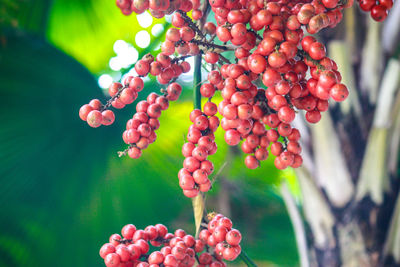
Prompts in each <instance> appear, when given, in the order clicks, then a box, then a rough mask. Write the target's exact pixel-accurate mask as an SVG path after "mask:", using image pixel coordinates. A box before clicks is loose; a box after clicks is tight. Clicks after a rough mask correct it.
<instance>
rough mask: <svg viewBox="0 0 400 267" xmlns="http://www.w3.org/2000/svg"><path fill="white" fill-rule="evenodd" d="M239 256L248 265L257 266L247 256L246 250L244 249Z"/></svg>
mask: <svg viewBox="0 0 400 267" xmlns="http://www.w3.org/2000/svg"><path fill="white" fill-rule="evenodd" d="M239 258H240V259H241V260H242V261H243V262H244V263H245V264H246V265H247V266H251V267H257V265H256V264H255V263H254V262H253V261H252V260H251V259H250V258H249V256H247V254H246V252H244V251H243V250H242V253H240V255H239Z"/></svg>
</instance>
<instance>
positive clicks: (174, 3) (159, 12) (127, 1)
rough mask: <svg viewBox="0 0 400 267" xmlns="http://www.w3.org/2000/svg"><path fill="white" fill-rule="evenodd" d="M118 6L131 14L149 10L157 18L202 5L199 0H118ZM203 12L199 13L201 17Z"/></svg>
mask: <svg viewBox="0 0 400 267" xmlns="http://www.w3.org/2000/svg"><path fill="white" fill-rule="evenodd" d="M116 3H117V6H118V7H119V8H120V9H121V12H122V13H123V14H124V15H130V14H131V13H132V12H135V13H136V14H141V13H143V12H145V11H146V10H149V12H150V14H151V15H152V16H153V17H155V18H163V17H164V16H165V15H170V14H172V13H173V12H175V11H176V10H178V9H180V10H182V11H184V12H189V11H190V10H192V9H195V10H194V11H196V12H195V13H198V11H200V10H197V8H199V6H200V1H199V0H192V1H183V0H117V1H116ZM201 15H202V14H197V16H200V17H201Z"/></svg>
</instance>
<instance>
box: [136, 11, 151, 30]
mask: <svg viewBox="0 0 400 267" xmlns="http://www.w3.org/2000/svg"><path fill="white" fill-rule="evenodd" d="M136 19H137V21H138V22H139V25H140V26H141V27H143V28H147V27H149V26H150V25H151V24H152V23H153V17H152V16H151V15H150V14H149V13H148V12H144V13H142V14H140V15H136Z"/></svg>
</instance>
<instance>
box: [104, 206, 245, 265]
mask: <svg viewBox="0 0 400 267" xmlns="http://www.w3.org/2000/svg"><path fill="white" fill-rule="evenodd" d="M207 217H208V218H209V220H210V221H209V223H208V225H207V227H204V229H203V230H201V232H200V234H199V238H197V239H195V238H194V237H193V236H192V235H189V234H186V232H185V231H184V230H182V229H178V230H176V231H175V232H174V233H173V234H172V233H168V229H167V227H166V226H164V225H162V224H156V225H154V226H153V225H149V226H147V227H146V228H145V229H144V230H141V229H136V226H135V225H133V224H127V225H125V226H124V227H123V228H122V230H121V234H122V237H121V235H119V234H113V235H111V236H110V238H109V242H108V243H106V244H104V245H103V246H102V247H101V248H100V257H102V258H103V259H104V263H105V264H106V266H107V267H133V266H135V267H160V266H164V267H191V266H195V264H196V261H197V263H198V265H197V266H210V267H225V266H226V264H225V262H223V260H228V261H233V260H235V259H236V258H237V257H238V256H239V254H240V253H241V247H240V241H241V240H242V235H241V233H240V232H239V231H238V230H236V229H234V228H232V221H231V220H230V219H229V218H227V217H225V216H223V215H222V214H213V213H211V214H209V215H208V216H207ZM150 245H152V246H153V247H154V248H153V249H152V252H151V253H150Z"/></svg>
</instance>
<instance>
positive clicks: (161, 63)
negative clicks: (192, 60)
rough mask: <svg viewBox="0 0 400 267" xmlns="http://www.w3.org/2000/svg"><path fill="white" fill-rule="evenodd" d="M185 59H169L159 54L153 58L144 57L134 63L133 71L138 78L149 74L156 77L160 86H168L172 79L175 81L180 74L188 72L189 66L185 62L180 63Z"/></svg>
mask: <svg viewBox="0 0 400 267" xmlns="http://www.w3.org/2000/svg"><path fill="white" fill-rule="evenodd" d="M183 59H185V57H180V58H173V59H172V58H171V57H170V56H169V55H167V54H164V53H160V54H158V55H157V57H156V58H154V57H153V56H152V55H151V54H147V55H145V56H144V57H143V58H142V59H141V60H139V61H138V62H136V64H135V71H136V73H137V74H139V75H140V76H147V75H149V74H151V75H153V76H156V77H157V80H158V82H159V83H160V84H168V83H170V82H171V80H172V79H176V78H178V77H179V75H181V74H182V73H186V72H188V71H189V70H190V64H189V63H187V62H186V61H182V62H180V60H183Z"/></svg>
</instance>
